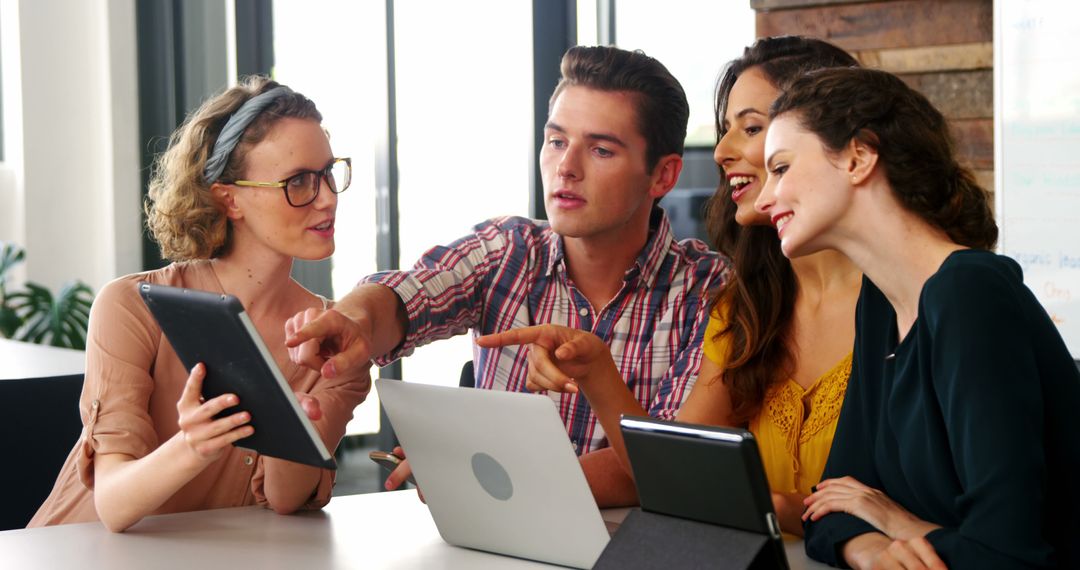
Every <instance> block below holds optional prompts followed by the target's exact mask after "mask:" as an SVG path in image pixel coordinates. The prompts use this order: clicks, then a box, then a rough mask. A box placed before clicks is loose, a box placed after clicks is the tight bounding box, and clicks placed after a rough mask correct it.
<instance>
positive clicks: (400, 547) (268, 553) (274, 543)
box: [0, 491, 825, 570]
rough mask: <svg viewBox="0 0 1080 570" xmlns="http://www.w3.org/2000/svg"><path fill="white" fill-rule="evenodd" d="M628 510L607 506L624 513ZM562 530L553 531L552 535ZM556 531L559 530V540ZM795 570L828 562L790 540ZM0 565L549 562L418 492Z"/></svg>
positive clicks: (165, 531)
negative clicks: (458, 534)
mask: <svg viewBox="0 0 1080 570" xmlns="http://www.w3.org/2000/svg"><path fill="white" fill-rule="evenodd" d="M626 512H627V510H626V509H609V510H606V511H604V518H605V519H608V520H616V521H618V520H621V519H622V517H624V516H625V515H626ZM557 535H558V533H557V531H556V532H553V533H552V536H553V537H554V536H557ZM554 540H555V539H554V538H553V541H554ZM787 555H788V559H789V561H790V562H791V568H792V569H793V570H800V569H803V568H825V566H823V565H820V564H818V563H816V562H812V561H809V560H808V559H807V558H806V555H805V554H804V553H803V549H802V541H799V540H790V541H788V543H787ZM0 566H2V567H4V568H20V569H27V570H33V569H49V570H51V569H54V568H86V569H95V568H101V569H109V570H124V569H127V568H155V569H171V568H177V569H180V568H183V569H190V568H195V569H198V570H214V569H218V568H222V569H230V570H236V569H248V568H250V569H255V568H258V569H260V570H263V569H275V568H283V569H284V568H289V569H292V568H319V569H322V568H343V569H344V568H425V569H426V568H446V569H452V568H469V569H481V570H482V569H485V568H500V569H502V568H510V569H513V568H551V566H548V565H546V564H540V563H537V562H531V561H528V560H521V559H517V558H510V557H506V556H499V555H496V554H489V553H486V552H480V551H476V550H469V549H467V548H459V547H456V546H451V545H449V544H447V543H445V542H443V540H442V538H441V537H440V536H439V532H438V530H437V529H436V528H435V523H434V522H433V521H432V519H431V515H430V513H429V512H428V509H427V507H426V506H425V505H424V504H422V503H421V502H420V501H419V500H418V499H417V497H416V491H396V492H392V493H371V494H367V495H349V496H344V497H336V498H334V499H333V500H332V501H330V504H329V505H328V506H327V507H326V508H325V509H324V510H323V511H316V512H307V513H301V514H298V515H292V516H280V515H277V514H274V513H273V512H272V511H269V510H266V509H263V508H261V507H242V508H237V509H218V510H213V511H201V512H195V513H182V514H176V515H162V516H156V517H148V518H146V519H144V520H142V521H141V522H139V523H138V524H137V525H135V526H133V527H132V528H130V529H129V530H128V531H127V532H124V533H122V534H113V533H110V532H109V531H107V530H105V528H104V527H103V526H102V525H101V524H99V523H86V524H71V525H61V526H55V527H47V528H38V529H23V530H11V531H5V532H0Z"/></svg>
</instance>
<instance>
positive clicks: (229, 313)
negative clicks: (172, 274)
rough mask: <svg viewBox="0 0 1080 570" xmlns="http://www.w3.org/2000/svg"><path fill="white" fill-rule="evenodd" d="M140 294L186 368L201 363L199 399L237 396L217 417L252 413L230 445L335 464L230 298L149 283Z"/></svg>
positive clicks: (324, 464)
mask: <svg viewBox="0 0 1080 570" xmlns="http://www.w3.org/2000/svg"><path fill="white" fill-rule="evenodd" d="M139 294H140V295H141V296H142V298H143V301H144V302H145V303H146V305H147V307H149V309H150V312H151V313H152V314H153V315H154V318H155V319H157V322H158V324H159V325H160V326H161V330H162V332H163V333H164V334H165V336H166V337H167V338H168V340H169V343H170V344H172V346H173V349H174V350H175V351H176V354H177V356H179V357H180V361H181V362H182V363H183V364H184V367H185V368H187V369H188V370H191V368H192V367H194V366H195V365H196V364H197V363H199V362H202V363H204V364H205V365H206V378H205V380H204V381H203V397H204V398H206V399H207V400H209V399H210V398H214V397H216V396H220V395H221V394H228V393H232V394H236V395H237V397H238V398H239V399H240V404H239V405H237V406H234V407H232V408H228V409H226V410H225V411H224V412H222V414H221V415H231V414H234V413H236V412H239V411H245V410H246V411H247V412H248V413H250V414H251V422H250V423H251V426H252V427H253V428H255V433H254V434H252V435H251V436H249V437H246V438H244V439H241V440H239V441H237V442H236V443H235V444H234V445H236V446H237V447H243V448H247V449H251V450H254V451H256V452H258V453H261V454H263V455H268V456H270V457H277V458H281V459H287V460H289V461H295V462H297V463H304V464H307V465H314V466H317V467H322V468H327V469H334V468H335V466H336V464H335V462H334V457H333V455H332V454H331V453H330V452H329V451H328V450H327V449H326V446H325V445H324V444H323V442H322V439H321V438H320V437H319V435H318V432H317V431H316V430H315V428H314V426H313V425H312V424H311V421H310V420H309V419H308V418H307V415H306V414H305V413H304V411H303V409H302V408H301V407H300V405H299V402H297V400H296V396H295V395H294V394H293V392H292V388H291V387H289V384H288V382H287V381H286V380H285V378H284V377H283V376H282V374H281V371H280V370H278V368H277V364H276V363H275V362H274V359H273V357H272V356H271V355H270V352H269V351H268V350H266V347H265V345H264V343H263V342H262V338H261V337H259V334H258V331H256V330H255V327H254V326H253V325H252V324H251V321H250V320H249V319H248V317H247V314H246V313H245V312H244V308H243V306H242V305H241V303H240V301H239V300H238V299H237V298H236V297H233V296H232V295H220V294H215V293H210V292H206V291H196V290H192V289H181V288H178V287H168V286H164V285H155V284H150V283H140V284H139Z"/></svg>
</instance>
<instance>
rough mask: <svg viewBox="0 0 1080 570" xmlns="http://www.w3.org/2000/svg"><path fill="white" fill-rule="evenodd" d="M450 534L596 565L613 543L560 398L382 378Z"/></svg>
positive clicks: (417, 471) (385, 398) (441, 525)
mask: <svg viewBox="0 0 1080 570" xmlns="http://www.w3.org/2000/svg"><path fill="white" fill-rule="evenodd" d="M375 389H376V390H377V391H378V394H379V399H380V400H381V401H382V403H383V406H384V407H385V409H386V413H387V416H389V418H390V423H391V424H392V425H393V428H394V432H395V433H396V434H397V436H398V439H400V441H401V444H402V447H403V448H404V449H405V452H406V453H407V454H408V457H409V463H410V465H412V468H413V474H414V476H415V477H416V480H417V483H418V486H419V487H420V489H421V490H423V492H424V498H425V499H426V500H427V504H428V507H429V508H430V509H431V516H432V518H433V519H434V520H435V525H436V526H437V527H438V529H439V534H441V535H442V537H443V540H445V541H446V542H448V543H450V544H455V545H458V546H466V547H469V548H475V549H478V550H485V551H489V552H497V553H500V554H507V555H510V556H517V557H521V558H528V559H531V560H539V561H543V562H551V563H555V564H562V565H565V566H574V567H578V568H589V567H591V566H592V565H593V564H594V563H595V562H596V559H597V558H598V557H599V556H600V553H601V552H602V551H603V550H604V547H605V546H606V545H607V543H608V540H609V535H608V531H607V527H606V526H605V524H604V521H603V519H602V518H601V516H600V510H599V509H598V508H597V506H596V502H595V500H594V499H593V496H592V493H591V491H590V490H589V486H588V483H587V482H586V481H585V475H584V473H582V471H581V466H580V464H579V463H578V459H577V456H576V455H575V454H574V451H573V448H572V446H571V444H570V440H569V438H568V437H567V435H566V428H565V427H564V426H563V422H562V419H561V418H560V417H559V414H558V411H557V410H556V409H555V404H554V402H552V401H551V399H550V398H547V397H544V396H539V395H534V394H524V393H515V392H503V391H498V390H483V389H475V388H446V387H442V386H429V385H425V384H415V383H406V382H401V381H398V380H386V379H380V380H378V381H377V382H375Z"/></svg>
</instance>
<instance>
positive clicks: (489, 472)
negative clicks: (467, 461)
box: [472, 452, 514, 501]
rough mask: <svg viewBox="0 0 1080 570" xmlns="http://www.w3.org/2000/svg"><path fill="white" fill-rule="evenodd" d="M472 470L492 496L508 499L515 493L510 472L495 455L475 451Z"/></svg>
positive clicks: (501, 499)
mask: <svg viewBox="0 0 1080 570" xmlns="http://www.w3.org/2000/svg"><path fill="white" fill-rule="evenodd" d="M472 470H473V475H474V476H476V481H477V482H479V483H480V486H481V487H482V488H483V489H484V491H487V494H489V495H491V496H492V497H495V498H496V499H498V500H500V501H506V500H508V499H510V497H512V496H513V495H514V484H513V483H512V482H510V474H509V473H507V472H506V469H505V468H503V466H502V465H500V464H499V462H498V461H496V460H495V458H494V457H492V456H490V455H488V454H486V453H483V452H479V453H474V454H473V456H472Z"/></svg>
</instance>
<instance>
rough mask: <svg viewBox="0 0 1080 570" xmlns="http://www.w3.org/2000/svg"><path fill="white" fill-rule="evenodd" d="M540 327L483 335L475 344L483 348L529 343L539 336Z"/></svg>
mask: <svg viewBox="0 0 1080 570" xmlns="http://www.w3.org/2000/svg"><path fill="white" fill-rule="evenodd" d="M540 330H541V329H540V327H539V326H532V327H524V328H520V329H510V330H508V331H503V332H500V333H494V334H489V335H484V336H482V337H480V338H478V339H476V344H478V345H480V346H482V347H484V348H496V347H500V346H512V345H516V344H531V343H534V342H536V341H537V339H539V338H540Z"/></svg>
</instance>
